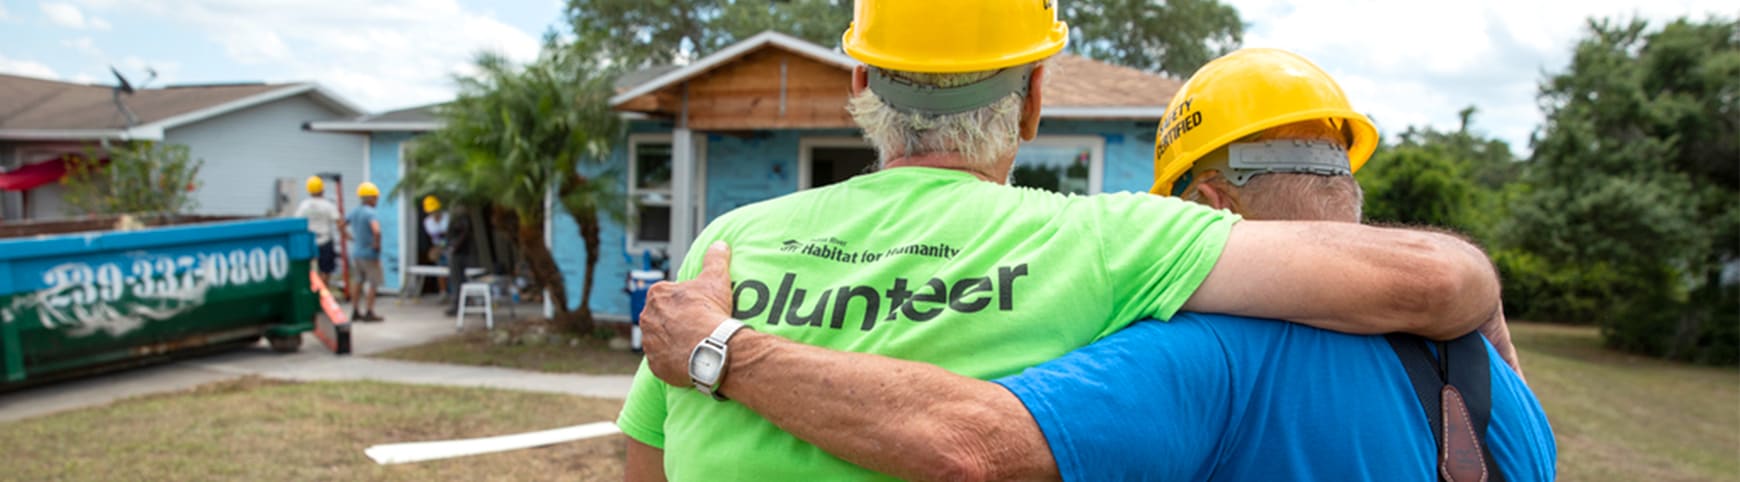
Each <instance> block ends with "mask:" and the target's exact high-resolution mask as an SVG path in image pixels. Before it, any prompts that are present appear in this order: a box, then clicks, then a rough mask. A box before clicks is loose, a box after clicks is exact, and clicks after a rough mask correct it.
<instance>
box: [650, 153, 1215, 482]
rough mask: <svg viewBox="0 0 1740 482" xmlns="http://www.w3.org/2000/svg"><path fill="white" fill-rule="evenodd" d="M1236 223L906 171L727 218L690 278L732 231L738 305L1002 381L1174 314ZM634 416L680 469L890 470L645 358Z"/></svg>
mask: <svg viewBox="0 0 1740 482" xmlns="http://www.w3.org/2000/svg"><path fill="white" fill-rule="evenodd" d="M1237 221H1238V217H1237V216H1235V215H1232V214H1230V213H1227V212H1225V211H1216V210H1212V209H1208V208H1205V207H1202V206H1199V205H1195V204H1190V203H1186V202H1183V201H1179V200H1177V199H1173V198H1162V197H1159V196H1151V195H1147V194H1127V193H1126V194H1108V195H1098V196H1065V195H1060V194H1055V193H1051V192H1047V191H1041V190H1036V189H1027V188H1015V187H1008V186H1002V185H998V184H993V183H989V182H984V181H981V180H979V179H977V178H975V177H973V176H972V175H970V174H966V173H963V172H958V171H951V170H943V169H932V168H920V167H902V168H894V169H889V170H886V171H882V172H878V173H875V174H869V175H863V176H858V177H856V178H853V179H851V180H849V181H846V182H843V183H840V184H836V185H833V186H828V187H824V188H819V189H812V190H808V191H803V192H799V193H796V194H792V195H789V196H784V197H780V198H778V199H773V200H769V201H766V202H762V203H758V204H754V205H750V206H745V207H742V208H739V209H737V210H734V211H732V212H730V213H727V214H726V215H724V216H721V217H720V218H719V219H718V220H716V221H714V222H713V223H712V224H710V225H708V226H707V229H706V230H705V231H703V232H702V233H701V234H700V236H699V239H696V240H695V243H694V247H693V248H691V249H690V251H689V256H688V258H687V259H685V260H684V262H683V266H682V270H681V272H680V273H679V274H678V279H685V280H686V279H690V278H693V277H694V276H695V275H696V274H697V273H699V272H700V269H701V256H702V254H703V253H705V251H706V247H707V246H709V245H711V244H712V243H713V242H714V241H717V240H724V241H726V242H727V243H729V244H730V245H731V279H732V281H733V282H734V288H733V289H734V295H735V296H736V300H735V303H736V313H735V314H734V317H735V318H737V319H740V320H743V321H744V322H745V323H747V324H748V325H749V326H750V327H751V328H754V329H755V330H757V331H761V332H765V333H771V334H775V335H779V336H783V337H786V338H789V339H792V340H796V341H799V342H803V343H808V344H812V345H817V346H822V347H827V348H832V349H836V350H847V351H855V352H865V353H876V354H880V355H885V356H891V357H896V358H902V359H907V360H914V361H921V362H925V363H931V364H935V365H938V366H941V367H943V368H946V369H948V370H950V371H953V372H955V373H959V374H962V375H966V376H971V377H976V378H980V379H991V378H996V377H1001V376H1005V375H1012V374H1015V373H1018V372H1020V371H1021V370H1022V369H1024V368H1027V367H1031V366H1034V365H1037V364H1039V363H1042V362H1045V361H1047V360H1051V359H1053V358H1057V357H1059V356H1061V355H1063V354H1065V353H1068V352H1069V351H1071V350H1074V349H1076V348H1079V347H1082V346H1084V345H1087V344H1088V343H1091V342H1093V341H1094V340H1097V339H1099V338H1100V337H1102V336H1105V335H1108V334H1110V333H1112V332H1114V331H1117V330H1118V329H1120V328H1123V327H1124V326H1125V325H1128V324H1129V323H1130V322H1132V321H1135V320H1139V319H1144V318H1150V317H1152V318H1160V319H1166V318H1170V317H1171V316H1172V314H1173V313H1174V312H1176V311H1178V308H1179V306H1180V305H1182V304H1183V303H1184V300H1185V299H1186V298H1188V297H1189V296H1190V293H1191V292H1193V291H1195V290H1196V287H1197V286H1198V285H1200V284H1201V283H1202V280H1203V278H1205V277H1207V276H1208V272H1209V270H1210V268H1212V267H1213V266H1214V262H1215V260H1216V259H1217V258H1218V257H1219V255H1220V252H1221V248H1222V247H1224V245H1225V243H1226V239H1227V233H1228V232H1229V231H1230V229H1231V227H1232V224H1233V223H1234V222H1237ZM729 376H730V375H729V374H727V379H729ZM791 403H798V404H801V403H805V401H804V400H791ZM617 423H618V425H621V427H622V430H623V432H624V433H626V434H628V436H630V437H633V438H634V439H635V440H639V441H641V442H642V443H645V444H647V445H651V446H653V447H660V448H663V449H664V451H665V452H664V454H665V473H666V475H667V476H668V477H669V478H670V480H673V481H685V480H882V479H889V478H888V477H887V476H885V475H882V474H878V473H876V472H872V471H870V470H867V469H864V468H861V467H858V466H855V465H852V464H850V463H848V462H846V461H844V460H841V459H839V458H836V457H834V456H832V455H829V454H827V453H825V452H823V451H822V450H821V449H819V448H816V447H815V446H813V445H810V444H809V443H806V442H803V441H801V440H798V439H797V438H796V437H793V436H792V435H790V434H787V433H785V432H784V431H781V430H780V429H778V428H776V427H774V426H773V425H772V424H770V423H768V422H767V421H766V420H765V419H763V418H761V416H760V415H757V414H756V413H755V412H752V411H750V410H749V409H747V408H745V407H744V406H743V405H742V404H739V403H736V402H717V401H714V400H713V399H712V398H709V397H707V396H705V395H702V394H701V393H699V392H697V391H695V390H694V389H692V388H676V387H671V386H669V385H666V384H665V383H663V382H661V381H659V380H658V378H657V377H654V376H653V375H652V372H651V371H649V370H648V369H647V367H646V365H645V364H644V363H643V364H642V365H641V369H640V372H639V373H637V374H636V375H635V380H634V386H633V388H632V390H631V391H630V393H629V397H628V400H627V402H626V403H625V405H624V406H623V409H622V415H621V416H620V417H619V419H618V420H617Z"/></svg>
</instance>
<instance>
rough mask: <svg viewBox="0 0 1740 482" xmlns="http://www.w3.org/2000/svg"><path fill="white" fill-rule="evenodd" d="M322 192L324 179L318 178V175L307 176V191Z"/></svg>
mask: <svg viewBox="0 0 1740 482" xmlns="http://www.w3.org/2000/svg"><path fill="white" fill-rule="evenodd" d="M323 192H326V181H322V180H320V176H308V193H309V194H320V193H323Z"/></svg>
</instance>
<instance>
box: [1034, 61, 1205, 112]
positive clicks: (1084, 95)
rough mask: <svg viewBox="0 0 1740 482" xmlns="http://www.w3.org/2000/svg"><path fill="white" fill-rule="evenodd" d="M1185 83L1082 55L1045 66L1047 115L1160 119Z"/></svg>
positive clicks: (1045, 110)
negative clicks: (1167, 105)
mask: <svg viewBox="0 0 1740 482" xmlns="http://www.w3.org/2000/svg"><path fill="white" fill-rule="evenodd" d="M1183 87H1184V82H1183V81H1180V80H1178V79H1174V78H1171V77H1167V76H1164V75H1160V74H1155V73H1151V72H1144V71H1141V70H1137V69H1132V68H1129V67H1125V66H1122V65H1114V64H1108V63H1105V62H1100V61H1097V60H1093V59H1089V58H1087V57H1082V56H1079V55H1072V54H1059V55H1056V56H1054V57H1052V58H1051V60H1050V61H1049V62H1047V63H1046V65H1045V90H1044V92H1045V97H1044V99H1043V101H1044V114H1045V116H1046V117H1053V118H1117V119H1159V118H1160V116H1161V115H1162V114H1164V113H1165V112H1166V104H1167V103H1168V102H1171V101H1172V96H1173V95H1175V94H1177V93H1178V89H1180V88H1183Z"/></svg>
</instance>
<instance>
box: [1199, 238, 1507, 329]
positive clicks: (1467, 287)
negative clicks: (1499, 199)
mask: <svg viewBox="0 0 1740 482" xmlns="http://www.w3.org/2000/svg"><path fill="white" fill-rule="evenodd" d="M1498 291H1499V290H1498V275H1497V272H1496V271H1494V270H1493V269H1492V265H1491V262H1490V261H1488V260H1487V258H1486V255H1485V253H1482V252H1481V251H1480V249H1479V248H1476V247H1474V246H1473V245H1471V244H1468V243H1467V242H1465V241H1462V240H1461V239H1458V238H1456V237H1454V236H1451V235H1448V234H1443V233H1433V232H1423V231H1413V230H1405V229H1385V228H1376V227H1369V226H1360V225H1355V224H1347V223H1322V222H1267V223H1264V222H1251V221H1247V222H1243V223H1239V225H1237V226H1235V227H1234V229H1233V236H1232V237H1231V238H1229V239H1228V241H1227V245H1226V248H1225V250H1224V251H1223V252H1222V253H1221V256H1220V260H1219V261H1218V262H1217V263H1216V264H1215V267H1214V269H1213V270H1212V271H1211V272H1210V273H1209V275H1208V279H1207V280H1205V281H1204V282H1203V284H1202V286H1201V288H1199V289H1198V290H1197V292H1196V293H1195V294H1193V295H1192V296H1191V298H1190V300H1189V301H1188V302H1186V303H1185V305H1184V308H1185V309H1187V310H1192V311H1204V312H1212V313H1229V314H1235V315H1244V316H1255V317H1264V318H1279V319H1286V320H1291V321H1295V322H1298V323H1303V324H1308V325H1311V326H1316V327H1319V328H1324V329H1330V330H1335V331H1341V332H1348V333H1387V332H1409V333H1414V334H1418V335H1422V336H1427V337H1430V338H1435V339H1450V338H1455V337H1457V336H1461V335H1462V334H1465V333H1468V332H1470V331H1473V330H1474V329H1475V328H1476V327H1479V326H1481V325H1482V324H1483V323H1485V322H1487V321H1488V320H1490V319H1491V318H1492V316H1493V313H1494V312H1496V311H1497V310H1498V309H1499V302H1498Z"/></svg>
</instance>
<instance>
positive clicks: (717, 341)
mask: <svg viewBox="0 0 1740 482" xmlns="http://www.w3.org/2000/svg"><path fill="white" fill-rule="evenodd" d="M743 328H744V325H743V322H741V321H737V320H734V319H731V318H726V319H725V321H723V322H720V323H719V327H718V328H714V329H713V334H712V335H710V336H708V337H707V338H706V339H704V340H701V342H700V343H696V344H695V349H694V350H693V351H690V352H689V380H691V381H694V382H695V389H696V390H700V391H701V393H705V394H707V395H709V396H712V397H713V399H714V400H720V401H724V400H726V398H725V396H724V395H720V394H719V392H718V391H716V389H717V388H718V387H719V384H720V383H721V382H723V381H724V380H725V368H726V367H727V363H728V359H727V358H726V356H727V355H728V353H729V351H728V347H727V346H726V343H727V342H730V341H731V336H732V335H736V334H737V331H738V330H740V329H743Z"/></svg>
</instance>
